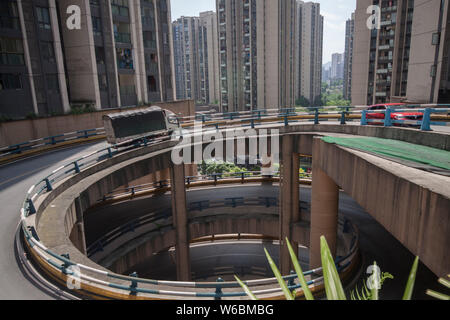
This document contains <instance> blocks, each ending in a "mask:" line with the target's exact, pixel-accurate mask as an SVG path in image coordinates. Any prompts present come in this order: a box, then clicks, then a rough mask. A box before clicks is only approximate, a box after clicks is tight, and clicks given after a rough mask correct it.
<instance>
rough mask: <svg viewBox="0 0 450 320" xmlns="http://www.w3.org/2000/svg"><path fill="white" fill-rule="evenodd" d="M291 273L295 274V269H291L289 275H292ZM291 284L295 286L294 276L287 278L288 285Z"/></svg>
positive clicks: (290, 285)
mask: <svg viewBox="0 0 450 320" xmlns="http://www.w3.org/2000/svg"><path fill="white" fill-rule="evenodd" d="M293 275H295V271H294V270H291V276H293ZM293 286H295V280H294V278H292V279H289V281H288V287H293Z"/></svg>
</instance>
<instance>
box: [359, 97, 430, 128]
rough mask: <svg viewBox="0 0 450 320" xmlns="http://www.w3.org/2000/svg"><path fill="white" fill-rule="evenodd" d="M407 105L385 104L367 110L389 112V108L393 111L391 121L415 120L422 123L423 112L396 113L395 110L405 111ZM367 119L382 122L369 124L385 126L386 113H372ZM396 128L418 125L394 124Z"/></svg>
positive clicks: (368, 114)
mask: <svg viewBox="0 0 450 320" xmlns="http://www.w3.org/2000/svg"><path fill="white" fill-rule="evenodd" d="M405 107H406V104H404V103H385V104H376V105H372V106H370V107H369V108H368V109H367V110H369V111H376V110H387V109H388V108H390V109H392V113H391V119H392V120H413V121H422V120H423V113H422V112H402V111H400V112H396V111H395V109H405ZM366 118H367V119H371V120H377V119H379V120H380V122H378V121H375V122H370V123H369V124H375V125H379V124H384V119H385V113H384V112H379V113H378V112H371V113H367V116H366ZM393 125H394V126H414V127H415V126H418V125H411V124H402V123H394V124H393Z"/></svg>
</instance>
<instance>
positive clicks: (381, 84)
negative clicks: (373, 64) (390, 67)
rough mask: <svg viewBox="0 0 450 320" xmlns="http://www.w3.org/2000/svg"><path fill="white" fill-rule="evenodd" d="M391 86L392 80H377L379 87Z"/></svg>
mask: <svg viewBox="0 0 450 320" xmlns="http://www.w3.org/2000/svg"><path fill="white" fill-rule="evenodd" d="M390 84H391V80H386V79H380V80H377V85H380V86H387V85H390Z"/></svg>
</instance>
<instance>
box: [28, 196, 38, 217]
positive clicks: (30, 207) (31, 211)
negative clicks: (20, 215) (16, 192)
mask: <svg viewBox="0 0 450 320" xmlns="http://www.w3.org/2000/svg"><path fill="white" fill-rule="evenodd" d="M27 203H28V214H29V215H30V214H35V213H36V207H35V206H34V203H33V200H31V199H27Z"/></svg>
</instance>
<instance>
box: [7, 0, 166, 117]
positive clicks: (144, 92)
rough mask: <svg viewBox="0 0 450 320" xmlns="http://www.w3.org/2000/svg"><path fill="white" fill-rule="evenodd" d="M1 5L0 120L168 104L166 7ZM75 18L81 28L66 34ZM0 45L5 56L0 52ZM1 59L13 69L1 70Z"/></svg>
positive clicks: (146, 1)
mask: <svg viewBox="0 0 450 320" xmlns="http://www.w3.org/2000/svg"><path fill="white" fill-rule="evenodd" d="M1 5H2V6H4V8H3V7H2V10H1V25H0V37H1V38H2V61H1V62H2V63H1V65H0V74H1V77H0V79H2V80H1V83H0V89H1V90H0V114H2V115H5V116H8V117H24V116H26V115H27V114H29V113H34V114H39V115H51V114H60V113H64V112H69V111H70V110H71V105H76V104H80V103H82V104H90V105H93V106H95V108H97V109H101V108H113V107H118V106H130V105H137V104H140V103H145V102H159V101H170V100H174V98H175V94H174V93H175V82H174V80H175V78H174V72H173V69H174V68H173V58H172V50H173V48H172V33H171V28H170V27H169V26H170V23H169V22H170V0H111V1H107V0H59V1H55V0H36V1H31V0H18V1H2V2H1ZM73 6H75V7H76V8H77V9H76V10H75V9H73V8H74V7H73ZM78 8H79V11H80V12H77V10H78ZM3 9H6V11H5V10H3ZM68 9H69V10H68ZM73 10H75V11H73ZM73 16H75V18H73ZM77 19H80V21H79V22H80V25H79V28H78V27H70V23H73V21H76V20H77ZM4 39H6V40H4ZM11 39H13V40H14V41H13V40H11ZM4 43H5V45H4ZM13 43H14V47H13V46H12V44H13ZM19 43H20V44H21V45H19ZM4 46H5V48H7V46H8V47H9V48H10V49H5V52H3V47H4ZM11 49H13V50H11ZM6 50H8V51H6ZM9 51H11V52H9ZM3 53H4V54H3ZM4 55H5V56H6V57H8V55H11V59H12V60H11V61H10V62H11V63H12V64H14V65H13V66H12V65H11V64H10V63H4V62H5V61H3V56H4ZM14 59H15V60H14ZM6 62H9V61H6ZM11 67H12V68H11ZM3 79H5V80H3ZM18 101H19V102H20V105H21V107H20V108H17V102H18Z"/></svg>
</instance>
